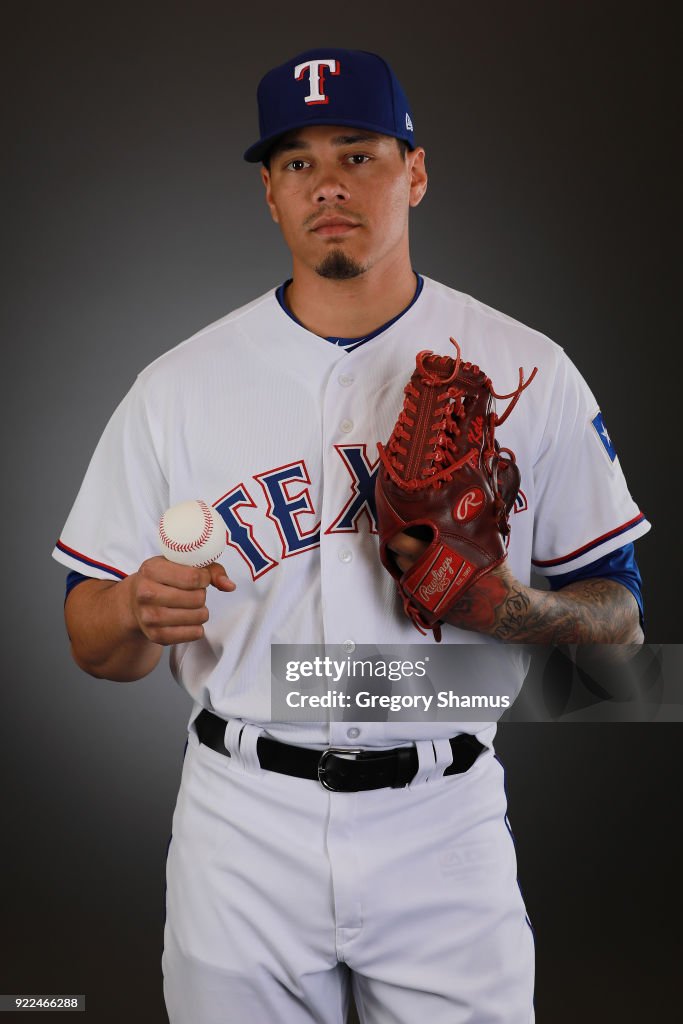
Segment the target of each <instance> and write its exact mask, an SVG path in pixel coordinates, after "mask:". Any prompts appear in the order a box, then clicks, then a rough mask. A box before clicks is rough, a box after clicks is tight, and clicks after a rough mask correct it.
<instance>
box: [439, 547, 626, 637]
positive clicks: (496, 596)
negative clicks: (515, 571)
mask: <svg viewBox="0 0 683 1024" xmlns="http://www.w3.org/2000/svg"><path fill="white" fill-rule="evenodd" d="M447 621H448V622H450V623H452V624H453V625H455V626H460V627H461V628H463V629H473V630H476V631H477V632H482V633H488V634H489V635H491V636H495V637H496V638H497V639H498V640H503V641H507V642H512V643H532V644H639V643H641V642H642V640H643V634H642V630H641V628H640V623H639V616H638V608H637V605H636V602H635V600H634V598H633V595H632V594H631V593H630V592H629V591H628V590H627V589H626V588H625V587H623V586H622V585H621V584H620V583H616V582H615V581H614V580H608V579H592V580H581V581H580V582H577V583H572V584H570V585H569V586H567V587H563V588H562V589H561V590H557V591H554V592H550V591H545V590H535V589H533V588H532V587H525V586H524V585H523V584H521V583H519V582H518V581H517V580H516V579H514V577H513V576H512V574H511V573H510V572H509V570H508V569H507V568H505V567H504V566H501V567H499V568H498V569H495V570H493V572H491V573H488V574H487V575H486V576H485V577H483V578H482V579H481V580H479V581H477V583H476V584H475V585H474V586H473V587H472V588H471V589H470V591H469V592H468V593H467V594H466V595H465V596H464V597H463V599H462V600H460V601H459V602H458V603H457V604H456V605H455V606H454V607H453V608H452V609H451V612H450V614H449V615H448V620H447Z"/></svg>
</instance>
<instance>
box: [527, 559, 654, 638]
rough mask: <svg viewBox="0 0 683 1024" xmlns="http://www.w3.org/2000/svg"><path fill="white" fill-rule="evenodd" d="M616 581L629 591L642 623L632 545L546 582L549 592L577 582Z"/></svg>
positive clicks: (638, 584)
mask: <svg viewBox="0 0 683 1024" xmlns="http://www.w3.org/2000/svg"><path fill="white" fill-rule="evenodd" d="M596 576H597V577H599V578H602V579H609V580H616V582H617V583H621V584H623V586H625V587H626V588H627V589H628V590H630V591H631V593H632V594H633V596H634V597H635V599H636V601H637V602H638V608H639V609H640V621H641V623H642V621H643V614H644V613H643V593H642V588H643V581H642V579H641V576H640V569H639V568H638V566H637V565H636V559H635V549H634V546H633V544H624V546H623V547H621V548H617V549H616V551H610V553H609V555H605V556H604V557H603V558H598V559H597V560H596V561H595V562H591V563H590V565H584V566H582V567H581V568H580V569H574V570H573V572H563V573H560V574H559V575H558V576H548V577H547V580H548V583H549V584H550V589H551V590H559V589H560V588H561V587H566V586H567V584H569V583H576V581H577V580H589V579H595V577H596Z"/></svg>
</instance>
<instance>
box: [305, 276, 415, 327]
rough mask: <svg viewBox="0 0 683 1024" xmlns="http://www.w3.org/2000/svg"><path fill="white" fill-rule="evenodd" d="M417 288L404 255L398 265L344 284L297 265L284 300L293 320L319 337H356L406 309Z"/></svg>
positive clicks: (379, 325)
mask: <svg viewBox="0 0 683 1024" xmlns="http://www.w3.org/2000/svg"><path fill="white" fill-rule="evenodd" d="M416 286H417V281H416V277H415V274H414V272H413V270H412V268H411V266H410V261H409V259H408V258H407V257H406V259H405V261H403V265H402V266H400V267H397V266H389V267H382V268H381V269H380V268H379V267H375V268H372V269H370V270H367V271H366V272H365V273H364V274H359V275H358V277H353V278H350V279H349V280H346V281H334V280H330V279H329V278H324V277H320V276H319V275H318V274H316V272H315V271H314V270H312V269H311V268H309V267H305V266H303V265H301V266H297V264H296V263H295V265H294V272H293V278H292V283H291V284H290V285H289V287H288V288H287V291H286V293H285V301H286V303H287V306H288V307H289V309H290V310H291V312H292V313H293V314H294V316H295V317H296V318H297V320H298V321H299V322H300V323H301V324H303V326H304V327H305V328H306V329H307V330H309V331H311V332H312V333H313V334H318V335H320V337H321V338H332V337H339V338H360V337H362V336H363V335H365V334H371V333H372V331H375V330H377V328H378V327H381V326H382V324H385V323H387V321H388V320H391V319H393V318H394V317H395V316H398V315H399V313H401V312H402V311H403V310H404V309H405V308H406V306H408V305H410V302H411V300H412V298H413V296H414V294H415V288H416Z"/></svg>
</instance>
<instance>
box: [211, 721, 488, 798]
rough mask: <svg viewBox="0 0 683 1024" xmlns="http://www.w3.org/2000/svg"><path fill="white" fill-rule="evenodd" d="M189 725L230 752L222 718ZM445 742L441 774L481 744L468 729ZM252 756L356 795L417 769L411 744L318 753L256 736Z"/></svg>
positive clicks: (394, 783)
mask: <svg viewBox="0 0 683 1024" xmlns="http://www.w3.org/2000/svg"><path fill="white" fill-rule="evenodd" d="M194 725H195V729H196V730H197V736H198V737H199V742H200V743H203V744H204V745H205V746H207V747H211V749H212V750H215V751H217V752H218V753H219V754H225V756H226V757H230V751H229V750H227V749H226V747H225V743H224V739H225V727H226V725H227V722H226V721H225V719H223V718H219V717H218V715H214V714H213V712H211V711H207V710H206V709H204V710H203V711H201V712H200V713H199V715H198V716H197V718H196V719H195V722H194ZM448 742H449V743H450V745H451V751H452V752H453V760H452V762H451V764H450V765H449V766H448V768H446V769H445V770H444V773H443V774H444V775H459V774H460V773H461V772H466V771H467V770H468V769H469V768H471V767H472V765H473V764H474V762H475V761H476V760H477V758H478V757H479V755H480V754H481V752H482V750H484V744H483V743H480V742H479V740H478V739H477V738H476V736H472V735H470V734H469V733H460V735H459V736H452V737H451V738H450V739H449V741H448ZM256 754H257V756H258V759H259V764H260V765H261V767H262V768H266V769H267V770H268V771H271V772H281V773H282V774H283V775H294V776H295V777H296V778H298V779H314V780H317V781H318V782H320V783H321V785H323V786H324V787H325V789H330V790H332V791H333V792H335V793H357V792H359V791H361V790H367V789H382V788H383V787H385V786H391V788H392V789H397V788H399V787H400V786H407V785H408V783H409V782H410V781H411V780H412V779H414V778H415V776H416V774H417V769H418V757H417V749H416V748H415V747H414V746H413V747H395V748H394V749H393V750H360V749H358V748H356V747H328V748H327V750H322V751H320V750H311V749H309V748H307V747H295V746H293V745H292V744H290V743H280V742H279V741H278V740H273V739H270V738H269V737H268V736H259V738H258V739H257V741H256Z"/></svg>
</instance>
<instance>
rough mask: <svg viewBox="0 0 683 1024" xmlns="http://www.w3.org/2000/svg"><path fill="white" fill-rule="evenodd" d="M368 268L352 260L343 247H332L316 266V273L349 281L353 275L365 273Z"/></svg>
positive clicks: (337, 279) (336, 279)
mask: <svg viewBox="0 0 683 1024" xmlns="http://www.w3.org/2000/svg"><path fill="white" fill-rule="evenodd" d="M366 270H367V267H365V266H363V264H362V263H358V262H357V261H356V260H352V259H351V257H350V256H347V255H346V253H345V252H344V251H343V249H332V251H331V252H329V253H328V254H327V256H326V257H325V258H324V259H323V260H321V261H320V263H319V264H318V266H317V267H316V268H315V272H316V274H319V275H320V277H327V278H329V279H330V280H333V281H348V280H349V278H351V277H358V276H359V274H364V273H365V271H366Z"/></svg>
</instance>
